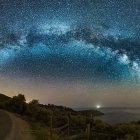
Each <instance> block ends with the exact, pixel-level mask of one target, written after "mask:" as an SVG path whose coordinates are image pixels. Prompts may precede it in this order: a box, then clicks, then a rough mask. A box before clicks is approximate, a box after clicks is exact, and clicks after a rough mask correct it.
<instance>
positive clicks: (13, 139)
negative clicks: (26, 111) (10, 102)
mask: <svg viewBox="0 0 140 140" xmlns="http://www.w3.org/2000/svg"><path fill="white" fill-rule="evenodd" d="M6 113H8V115H9V116H10V119H11V121H12V128H11V131H10V133H9V134H8V135H7V137H6V139H5V140H34V137H33V136H32V135H31V131H30V127H29V125H28V123H27V122H26V121H24V120H22V119H21V118H19V117H17V116H15V115H14V114H12V113H9V112H6Z"/></svg>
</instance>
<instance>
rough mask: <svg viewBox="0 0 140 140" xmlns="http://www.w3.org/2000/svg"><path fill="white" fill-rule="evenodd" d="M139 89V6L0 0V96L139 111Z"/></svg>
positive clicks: (126, 0) (132, 0) (131, 2)
mask: <svg viewBox="0 0 140 140" xmlns="http://www.w3.org/2000/svg"><path fill="white" fill-rule="evenodd" d="M139 84H140V1H139V0H0V89H1V92H2V93H5V94H7V95H10V96H13V95H16V94H18V93H22V94H25V95H26V97H27V100H31V99H33V98H37V99H39V100H40V102H42V103H46V104H47V103H55V104H62V105H67V106H72V107H89V106H90V107H93V106H96V105H97V104H99V105H101V106H103V107H104V106H140V92H139V91H140V88H139Z"/></svg>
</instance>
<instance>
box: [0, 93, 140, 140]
mask: <svg viewBox="0 0 140 140" xmlns="http://www.w3.org/2000/svg"><path fill="white" fill-rule="evenodd" d="M0 108H1V109H3V110H6V111H8V112H14V114H16V115H18V116H20V118H19V117H15V115H14V116H13V115H11V113H8V115H9V116H10V119H11V120H12V122H11V121H10V119H9V116H8V115H7V114H5V112H3V113H2V115H1V119H0V120H3V121H1V122H0V123H1V125H0V131H1V132H0V133H1V134H0V136H1V139H3V138H4V137H5V136H6V134H7V133H8V131H10V130H9V126H10V125H11V123H12V127H13V126H14V128H15V129H12V130H13V131H14V132H13V133H10V134H12V135H8V136H9V137H8V138H9V139H6V140H25V139H26V140H33V136H32V135H31V133H32V134H34V136H35V137H36V140H140V121H135V122H134V121H133V122H128V123H118V124H109V123H106V122H103V121H101V120H100V119H96V118H98V117H99V116H102V115H104V114H103V113H102V112H100V111H97V110H92V109H90V110H81V111H76V110H73V109H71V108H68V107H64V106H56V105H53V104H48V105H43V104H40V103H39V101H38V100H32V101H31V102H29V103H26V99H25V97H24V95H21V94H19V95H17V96H14V97H12V98H9V97H7V96H5V95H2V94H1V95H0ZM4 115H5V116H6V117H5V116H4ZM105 115H106V114H105ZM21 118H22V119H21ZM23 119H24V120H26V121H23ZM4 121H5V122H4ZM27 122H28V124H30V128H31V129H30V128H29V125H28V124H27ZM15 136H17V137H15ZM1 139H0V140H1Z"/></svg>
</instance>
